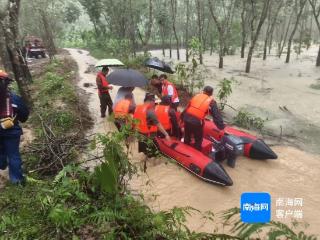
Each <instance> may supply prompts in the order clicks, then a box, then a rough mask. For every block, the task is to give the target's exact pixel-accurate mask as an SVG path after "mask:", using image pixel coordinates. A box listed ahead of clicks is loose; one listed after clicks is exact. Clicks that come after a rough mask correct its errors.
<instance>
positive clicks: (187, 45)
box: [185, 0, 190, 62]
mask: <svg viewBox="0 0 320 240" xmlns="http://www.w3.org/2000/svg"><path fill="white" fill-rule="evenodd" d="M186 8H187V15H186V18H187V19H186V20H187V21H186V37H185V47H186V62H189V21H190V20H189V18H190V2H189V0H186Z"/></svg>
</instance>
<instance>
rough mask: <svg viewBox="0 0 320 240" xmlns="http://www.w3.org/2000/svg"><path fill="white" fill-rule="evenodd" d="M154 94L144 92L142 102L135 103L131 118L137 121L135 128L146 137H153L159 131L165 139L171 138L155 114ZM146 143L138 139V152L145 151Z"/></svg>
mask: <svg viewBox="0 0 320 240" xmlns="http://www.w3.org/2000/svg"><path fill="white" fill-rule="evenodd" d="M154 109H155V96H154V94H152V93H146V95H145V98H144V103H143V104H140V105H137V106H136V109H135V111H134V114H133V118H134V119H136V120H137V121H138V123H137V124H136V126H135V127H136V129H137V130H138V132H139V133H141V134H142V135H144V136H146V137H154V136H155V135H156V134H157V131H159V132H161V133H162V134H163V136H164V137H165V138H166V139H167V140H169V141H170V140H171V138H170V136H169V134H168V133H167V131H166V130H165V129H164V127H163V126H162V124H161V123H160V122H159V120H158V118H157V115H156V114H155V111H154ZM147 148H148V146H147V144H146V142H145V141H139V152H144V153H147V154H148V152H147Z"/></svg>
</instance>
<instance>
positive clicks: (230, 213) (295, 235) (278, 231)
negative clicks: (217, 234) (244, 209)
mask: <svg viewBox="0 0 320 240" xmlns="http://www.w3.org/2000/svg"><path fill="white" fill-rule="evenodd" d="M239 215H240V209H239V208H232V209H229V210H227V211H225V212H224V213H223V215H222V216H223V219H224V221H225V224H231V225H232V226H233V227H232V229H231V231H232V232H234V233H236V235H237V236H238V237H239V238H240V239H252V238H256V237H257V236H259V235H260V234H261V233H262V231H263V236H268V239H269V240H276V239H292V240H306V239H309V240H316V239H317V237H316V236H315V235H310V236H308V235H306V234H305V233H304V232H303V231H299V232H295V228H297V227H298V226H300V225H302V224H300V223H292V228H290V227H289V226H287V225H286V224H284V223H281V222H276V221H271V222H270V223H265V224H262V223H254V224H247V223H243V222H242V221H241V220H240V216H239ZM260 236H261V235H260ZM260 236H259V237H260Z"/></svg>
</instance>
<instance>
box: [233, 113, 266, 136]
mask: <svg viewBox="0 0 320 240" xmlns="http://www.w3.org/2000/svg"><path fill="white" fill-rule="evenodd" d="M264 122H265V120H263V119H262V118H260V117H256V116H255V115H254V114H253V113H250V112H247V111H245V110H240V111H239V112H238V114H237V115H236V116H235V117H234V118H233V124H235V125H237V126H239V127H243V128H246V129H256V130H259V131H261V130H262V129H263V127H264Z"/></svg>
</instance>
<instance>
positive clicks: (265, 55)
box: [263, 34, 268, 60]
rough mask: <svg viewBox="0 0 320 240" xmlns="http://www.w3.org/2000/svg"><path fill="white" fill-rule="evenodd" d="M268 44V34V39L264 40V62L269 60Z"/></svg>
mask: <svg viewBox="0 0 320 240" xmlns="http://www.w3.org/2000/svg"><path fill="white" fill-rule="evenodd" d="M267 43H268V34H266V37H265V39H264V45H263V60H266V59H267Z"/></svg>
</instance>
